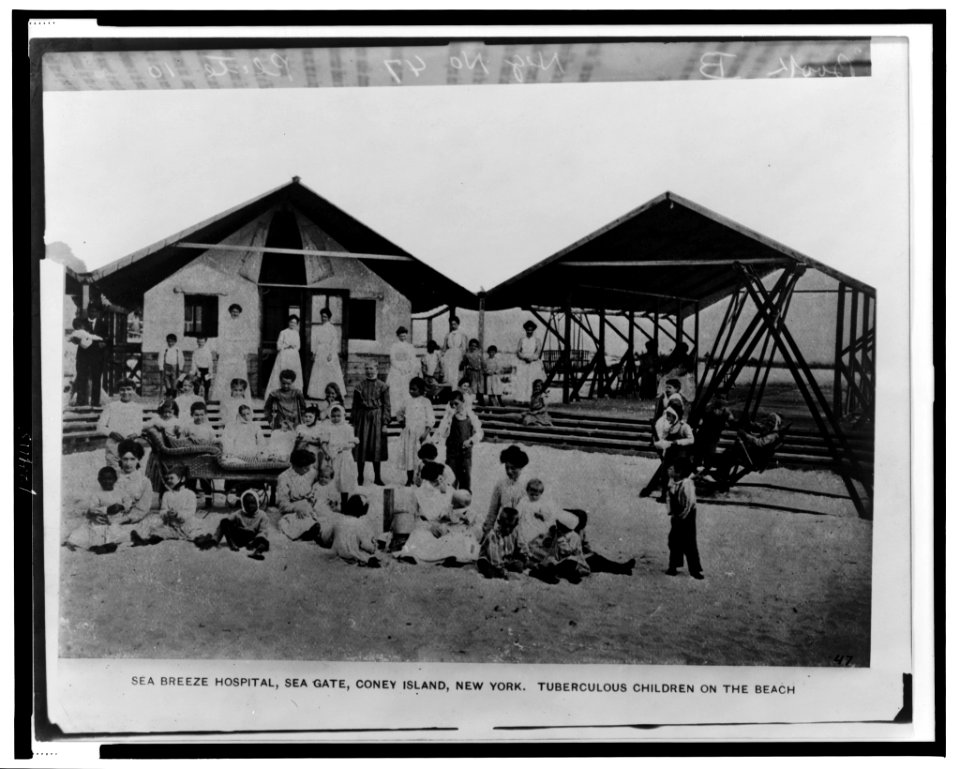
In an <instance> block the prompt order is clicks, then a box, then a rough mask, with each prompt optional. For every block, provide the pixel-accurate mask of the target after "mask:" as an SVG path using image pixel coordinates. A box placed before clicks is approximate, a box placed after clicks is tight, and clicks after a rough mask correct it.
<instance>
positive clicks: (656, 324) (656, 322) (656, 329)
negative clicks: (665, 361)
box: [630, 312, 660, 355]
mask: <svg viewBox="0 0 960 769" xmlns="http://www.w3.org/2000/svg"><path fill="white" fill-rule="evenodd" d="M630 324H631V325H632V324H633V313H630ZM653 342H654V344H655V345H656V347H657V349H656V352H657V355H659V354H660V313H659V312H655V313H653Z"/></svg>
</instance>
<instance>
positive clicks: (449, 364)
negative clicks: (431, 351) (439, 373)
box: [443, 315, 467, 387]
mask: <svg viewBox="0 0 960 769" xmlns="http://www.w3.org/2000/svg"><path fill="white" fill-rule="evenodd" d="M466 351H467V335H466V334H464V333H463V332H462V331H461V330H460V318H458V317H457V316H456V315H454V316H453V317H452V318H450V333H449V334H447V337H446V339H444V340H443V381H444V383H445V384H446V385H447V386H449V387H456V386H457V382H459V381H460V364H461V363H462V362H463V354H464V353H465V352H466Z"/></svg>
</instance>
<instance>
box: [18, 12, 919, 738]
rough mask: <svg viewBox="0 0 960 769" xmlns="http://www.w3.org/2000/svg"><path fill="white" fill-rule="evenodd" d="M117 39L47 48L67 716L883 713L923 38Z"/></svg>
mask: <svg viewBox="0 0 960 769" xmlns="http://www.w3.org/2000/svg"><path fill="white" fill-rule="evenodd" d="M608 32H609V30H608ZM614 32H615V33H616V34H614ZM130 34H131V36H130V37H126V38H119V37H117V38H113V37H109V36H106V37H105V36H103V33H102V32H101V33H99V34H98V35H91V36H89V37H87V36H85V35H84V34H83V32H82V28H81V31H80V33H78V34H76V36H73V37H69V36H68V37H59V38H58V37H53V38H50V39H42V36H40V34H39V33H38V38H35V39H34V41H33V46H34V47H33V49H32V51H33V52H34V54H33V55H36V54H39V55H40V60H36V61H33V62H32V66H33V68H34V72H35V75H36V77H38V78H40V80H41V82H42V86H41V88H42V126H36V127H35V128H34V130H35V131H36V132H37V134H38V135H42V143H43V151H42V173H43V178H42V184H43V192H44V222H45V228H44V259H43V263H42V265H41V277H42V279H43V296H42V322H43V324H44V330H43V334H44V337H43V338H44V348H43V354H44V359H43V360H44V368H43V387H44V414H43V419H44V431H45V442H44V451H45V454H44V474H45V501H44V527H45V530H44V537H45V547H44V574H45V577H46V586H47V602H46V618H47V621H46V629H45V634H46V644H47V666H48V676H49V678H50V686H51V692H52V693H51V705H50V707H51V713H52V714H55V715H54V716H52V719H51V720H53V721H57V722H58V724H60V725H61V728H63V729H64V731H65V732H67V733H69V732H71V731H74V732H103V733H109V732H113V731H123V732H146V733H150V732H180V731H193V730H195V729H204V730H207V729H209V730H214V731H218V730H224V731H236V730H240V731H258V732H259V731H265V732H266V731H271V730H278V729H295V730H309V731H322V730H324V729H327V728H335V727H336V728H351V727H353V726H368V727H373V728H390V727H393V726H403V727H416V728H427V727H435V726H450V727H451V728H453V727H456V728H459V729H461V731H460V732H459V733H458V734H459V736H460V737H463V736H464V735H466V734H468V733H470V732H469V729H470V728H471V726H472V727H476V728H480V726H478V725H482V726H483V728H487V727H489V728H490V729H493V728H495V727H498V726H505V725H506V724H507V723H511V724H520V725H529V726H537V725H552V724H558V725H584V724H593V723H597V724H611V725H623V724H632V723H669V724H684V723H698V722H699V723H703V722H707V721H709V722H711V723H723V722H726V721H732V722H739V723H747V722H751V723H763V722H764V721H766V720H768V719H769V720H776V721H781V722H792V721H807V722H811V721H818V720H825V721H833V720H851V721H856V720H871V719H872V720H877V721H892V720H893V719H894V718H895V717H896V716H897V713H898V711H899V710H900V709H901V708H902V707H903V691H904V689H903V686H904V684H903V675H904V674H910V673H911V670H912V668H911V657H910V650H909V639H910V632H911V626H910V597H909V596H910V584H911V582H910V580H911V572H910V556H911V551H910V531H911V525H912V518H911V504H910V410H911V390H910V381H911V380H910V376H911V374H910V357H909V352H908V351H909V340H910V323H909V303H910V293H909V285H910V276H911V202H910V174H911V166H910V141H909V140H910V134H909V131H908V128H909V120H908V116H909V108H908V104H909V98H910V90H909V87H908V85H909V83H908V74H909V70H908V58H909V56H910V45H911V43H910V41H909V40H908V39H907V38H906V37H897V36H893V35H891V36H883V35H880V34H878V32H877V31H876V30H875V29H874V30H870V29H864V30H859V29H857V28H855V27H852V26H851V27H850V28H849V29H847V28H832V27H824V28H820V29H817V28H811V27H805V28H802V29H793V28H790V27H784V28H782V29H779V28H770V27H766V28H764V29H763V31H762V32H761V33H755V32H754V31H752V30H749V29H745V30H740V31H736V32H734V31H733V30H731V29H728V28H719V27H718V28H698V29H697V32H696V34H687V33H680V32H677V31H675V32H674V33H671V34H667V35H665V34H663V33H660V32H657V33H654V32H645V31H644V30H643V29H642V28H630V29H627V30H614V31H613V32H611V33H610V34H607V33H603V34H601V33H599V32H597V33H593V34H591V33H590V31H589V30H584V29H577V30H563V29H559V30H558V29H556V28H552V27H551V28H549V29H547V28H545V29H543V30H538V29H529V28H527V29H523V30H519V31H516V32H515V33H514V34H507V33H505V32H501V33H496V32H492V31H489V30H475V31H471V30H468V29H464V30H456V29H454V30H452V31H448V33H446V34H437V35H433V34H432V33H431V32H430V30H426V31H423V30H421V31H420V32H419V33H418V34H417V35H414V34H413V32H412V31H409V30H407V31H404V30H399V31H397V30H393V31H385V32H379V33H377V34H363V33H362V31H361V32H360V33H357V34H353V33H351V34H344V32H343V30H337V31H335V32H334V31H330V30H328V31H327V32H326V33H325V36H326V37H327V38H329V39H328V40H325V39H324V35H320V36H313V37H311V36H304V35H301V34H298V33H297V32H295V31H294V32H289V33H287V34H278V35H276V36H272V34H271V33H270V32H264V33H263V34H261V35H259V36H257V35H249V36H244V35H242V34H235V33H234V32H233V31H230V30H227V29H218V30H216V32H215V33H211V32H210V31H209V30H204V31H202V32H199V33H197V34H196V36H195V37H196V38H197V40H198V41H199V44H198V42H196V41H195V40H194V39H191V37H189V36H180V37H170V38H166V39H165V38H162V37H161V36H157V35H150V34H143V35H139V36H138V35H136V34H133V33H130ZM215 37H222V38H223V40H222V42H220V43H219V44H217V41H216V40H214V39H213V38H215ZM247 37H249V40H248V39H246V38H247ZM404 38H410V39H409V40H405V39H404ZM39 43H42V45H38V44H39ZM103 665H107V667H108V668H109V669H110V672H109V674H107V675H109V676H114V678H108V679H104V678H101V677H99V676H101V673H99V672H97V671H100V670H101V669H102V666H103ZM118 671H120V673H118ZM121 673H122V675H121ZM81 681H82V682H84V683H85V685H87V686H92V687H98V688H99V687H101V686H102V687H103V690H102V691H100V692H99V693H98V694H97V695H96V697H95V698H94V701H95V703H96V704H95V705H94V706H91V707H90V708H85V707H84V708H78V707H77V705H76V701H74V704H73V705H72V706H70V707H68V706H67V703H68V702H69V701H70V698H71V697H76V696H79V690H80V688H81V686H80V684H79V683H78V682H81ZM108 681H109V682H108ZM98 682H100V683H98ZM855 682H862V686H863V687H864V688H863V689H862V691H860V693H859V694H858V695H856V696H855V697H852V699H851V701H850V702H835V703H833V704H830V701H831V694H830V692H834V691H836V690H837V689H838V688H840V689H844V690H851V689H856V688H857V687H858V686H860V685H861V684H857V683H855ZM867 682H869V687H868V686H867ZM740 686H742V687H743V689H744V690H743V691H740V689H739V688H737V687H740ZM731 687H734V688H732V689H731ZM870 687H872V688H870ZM711 689H712V694H713V700H712V701H711V699H710V695H711ZM814 692H815V694H814ZM737 694H742V695H743V697H742V699H740V700H739V701H737V702H738V703H741V704H742V706H743V710H742V711H740V710H738V709H737V706H736V705H730V704H729V703H730V702H731V700H730V699H729V697H730V696H734V695H737ZM694 695H695V696H694ZM89 696H92V695H89ZM471 697H473V698H474V699H471ZM481 697H482V698H484V699H482V700H481V699H480V698H481ZM814 699H816V701H817V702H819V709H818V710H817V711H816V712H817V713H818V714H821V715H822V719H821V717H820V715H810V714H811V713H812V712H814V711H813V710H811V709H810V708H811V702H813V701H814ZM853 700H856V703H854V701H853ZM80 701H81V702H84V701H85V700H82V699H81V700H80ZM481 701H482V703H483V704H482V706H480V705H478V706H477V710H478V714H477V721H476V722H472V723H471V726H467V725H465V724H464V721H466V720H467V715H466V714H468V713H469V712H470V709H471V707H472V705H471V703H472V702H481ZM143 702H149V703H153V704H152V708H155V710H149V711H145V710H144V709H143V706H142V703H143ZM231 702H234V703H236V704H237V711H238V712H236V713H232V712H231V711H230V710H229V707H230V705H229V703H231ZM801 702H802V705H801V704H798V703H801ZM172 703H177V709H178V708H179V707H180V705H181V704H183V703H186V705H185V706H184V709H183V710H182V711H179V712H176V713H173V712H171V711H172V710H174V708H171V707H170V705H171V704H172ZM281 703H282V704H281ZM691 703H695V704H691ZM721 703H723V704H721ZM246 705H249V706H250V707H246ZM834 707H835V708H837V711H836V713H834V710H833V708H834ZM846 707H849V712H848V711H847V710H845V709H844V708H846ZM212 708H216V709H217V711H218V712H216V713H214V712H211V709H212ZM422 708H427V711H426V712H422V711H421V710H419V709H422ZM583 708H589V709H593V708H596V709H597V710H596V714H597V715H596V716H594V715H592V714H590V715H588V714H586V713H585V712H584V711H583ZM858 708H859V709H858ZM251 709H254V710H256V711H257V712H256V714H251V712H250V710H251ZM241 711H242V712H241ZM500 712H502V713H503V714H504V715H503V720H498V718H499V717H500V716H499V715H498V713H500ZM191 714H193V715H191ZM834 716H836V717H834ZM658 718H661V719H663V720H662V721H657V720H656V719H658ZM58 719H64V721H63V722H60V721H59V720H58ZM191 719H192V720H191ZM434 738H435V739H444V737H443V736H442V735H441V736H438V737H434Z"/></svg>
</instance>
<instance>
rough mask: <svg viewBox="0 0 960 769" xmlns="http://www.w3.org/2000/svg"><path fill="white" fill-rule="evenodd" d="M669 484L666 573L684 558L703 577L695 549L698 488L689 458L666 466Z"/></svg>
mask: <svg viewBox="0 0 960 769" xmlns="http://www.w3.org/2000/svg"><path fill="white" fill-rule="evenodd" d="M667 472H668V473H669V475H670V484H669V486H668V487H667V498H668V499H667V505H668V507H667V512H668V513H669V514H670V536H669V537H667V547H668V548H669V549H670V565H669V567H668V568H667V571H666V573H667V574H669V575H670V576H671V577H673V576H675V575H676V574H677V569H679V568H682V567H683V559H684V558H686V559H687V570H688V571H689V572H690V576H691V577H693V578H694V579H703V571H702V569H701V566H700V552H699V550H698V549H697V491H696V488H695V487H694V485H693V479H692V478H691V477H690V475H691V474H692V472H693V467H692V465H691V462H690V460H689V459H687V458H686V457H681V458H680V459H678V460H677V461H676V462H674V463H673V464H672V465H670V467H669V468H668V469H667Z"/></svg>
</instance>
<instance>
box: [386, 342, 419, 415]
mask: <svg viewBox="0 0 960 769" xmlns="http://www.w3.org/2000/svg"><path fill="white" fill-rule="evenodd" d="M407 336H408V331H407V329H406V327H405V326H400V328H398V329H397V341H396V342H394V343H393V345H392V346H391V347H390V372H389V373H388V374H387V387H389V388H390V412H391V414H390V415H391V416H396V415H397V414H398V413H399V412H400V411H401V410H402V409H403V406H404V403H405V401H406V400H407V393H408V391H409V390H410V381H411V380H412V379H413V378H414V377H415V376H417V374H419V373H420V361H419V359H418V358H417V351H416V349H415V348H414V346H413V345H412V344H410V342H408V341H407Z"/></svg>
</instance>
